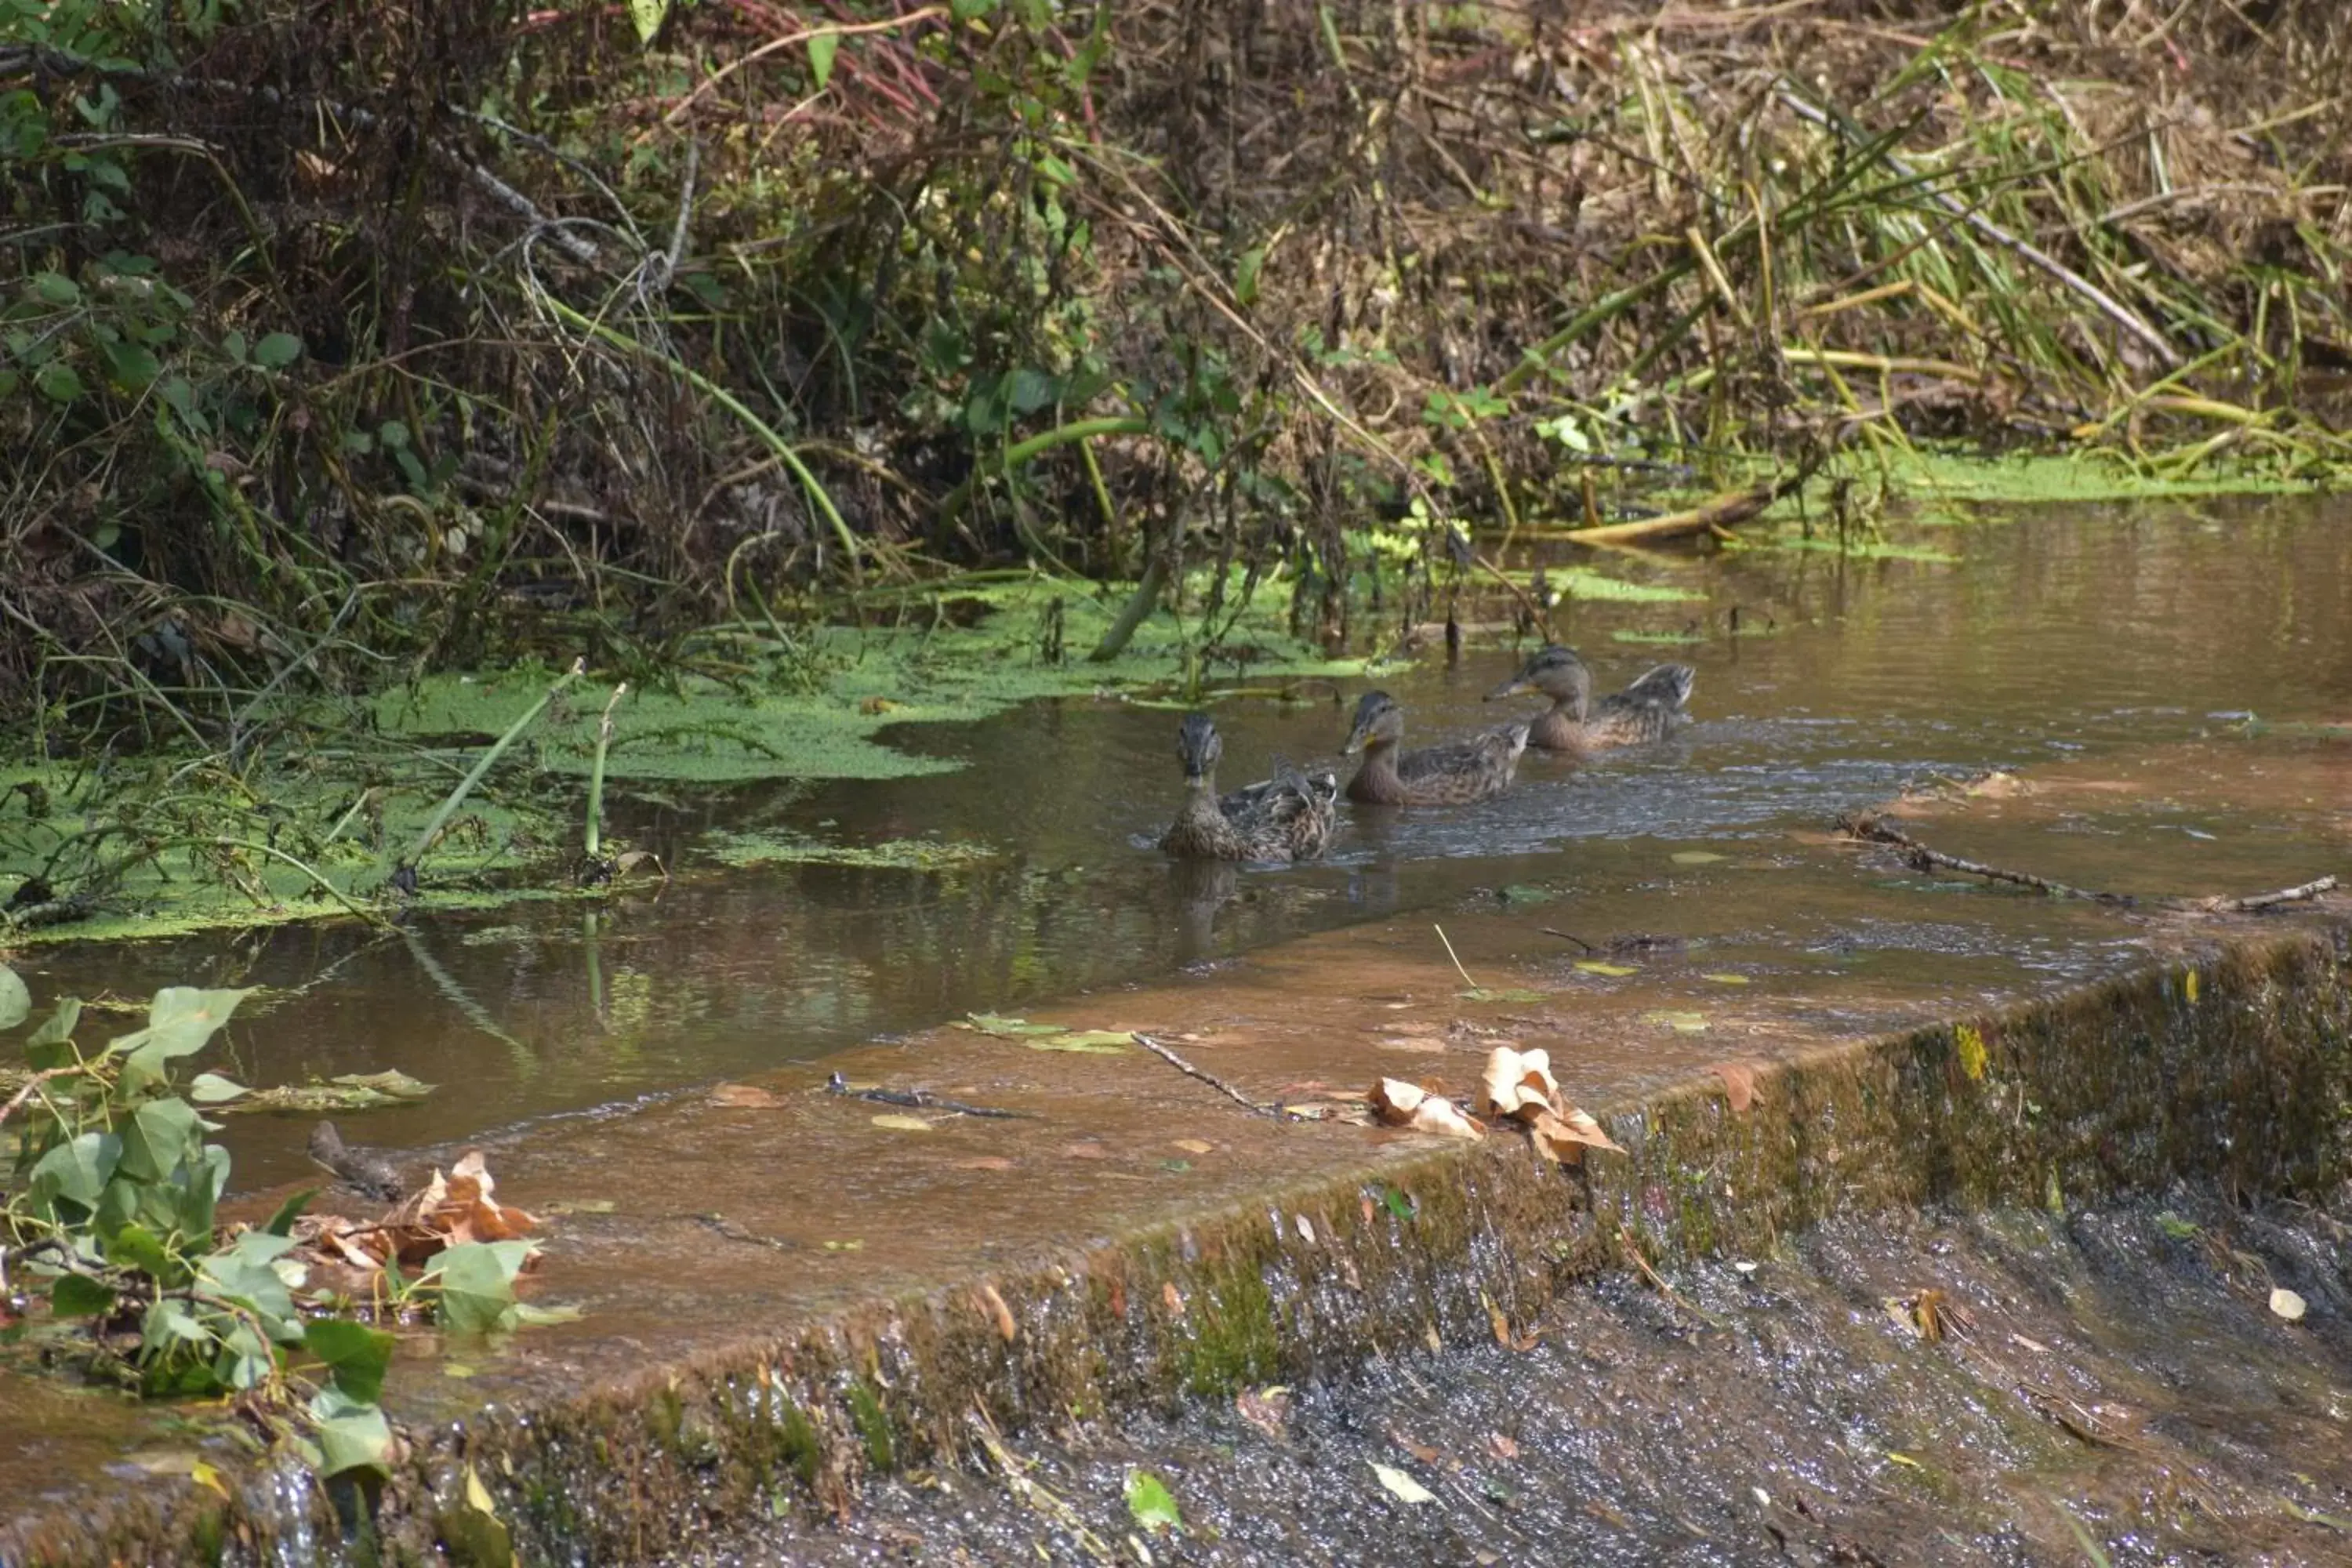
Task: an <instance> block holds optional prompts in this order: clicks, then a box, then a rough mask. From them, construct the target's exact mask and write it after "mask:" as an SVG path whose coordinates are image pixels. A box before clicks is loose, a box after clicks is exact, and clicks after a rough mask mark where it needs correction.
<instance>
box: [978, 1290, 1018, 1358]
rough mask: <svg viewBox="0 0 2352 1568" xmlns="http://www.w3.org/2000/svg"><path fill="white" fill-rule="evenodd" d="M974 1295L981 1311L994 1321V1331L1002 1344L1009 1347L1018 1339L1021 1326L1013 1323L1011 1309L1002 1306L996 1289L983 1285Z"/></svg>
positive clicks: (1002, 1300)
mask: <svg viewBox="0 0 2352 1568" xmlns="http://www.w3.org/2000/svg"><path fill="white" fill-rule="evenodd" d="M975 1293H976V1294H977V1295H978V1297H979V1299H980V1305H981V1310H982V1311H983V1312H985V1313H987V1315H988V1316H989V1317H990V1318H991V1319H992V1320H993V1321H995V1323H996V1331H997V1333H998V1334H999V1335H1000V1336H1002V1337H1003V1341H1004V1342H1005V1343H1006V1344H1008V1345H1009V1344H1011V1343H1012V1342H1013V1341H1014V1340H1017V1339H1019V1338H1020V1337H1021V1325H1020V1324H1018V1323H1016V1322H1014V1321H1013V1309H1012V1308H1010V1307H1008V1306H1006V1305H1005V1304H1004V1298H1003V1296H1001V1295H999V1294H998V1293H997V1289H996V1287H995V1286H993V1285H987V1284H983V1285H982V1286H981V1287H980V1289H979V1290H978V1291H977V1292H975Z"/></svg>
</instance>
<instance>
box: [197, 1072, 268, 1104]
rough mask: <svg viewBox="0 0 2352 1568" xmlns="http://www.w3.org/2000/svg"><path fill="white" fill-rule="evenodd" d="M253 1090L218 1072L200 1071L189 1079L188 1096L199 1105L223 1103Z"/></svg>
mask: <svg viewBox="0 0 2352 1568" xmlns="http://www.w3.org/2000/svg"><path fill="white" fill-rule="evenodd" d="M252 1092H253V1091H252V1090H251V1089H247V1088H246V1087H245V1085H243V1084H241V1083H237V1082H235V1081H233V1080H232V1079H225V1078H223V1077H221V1075H220V1074H218V1073H216V1072H200V1073H198V1074H197V1075H196V1076H195V1077H194V1078H193V1079H189V1080H188V1098H189V1099H190V1100H194V1101H195V1102H196V1103H197V1104H198V1105H221V1104H225V1103H226V1102H227V1101H229V1100H236V1099H237V1098H239V1097H240V1096H242V1095H247V1094H250V1093H252Z"/></svg>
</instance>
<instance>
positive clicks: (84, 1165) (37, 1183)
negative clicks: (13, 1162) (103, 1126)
mask: <svg viewBox="0 0 2352 1568" xmlns="http://www.w3.org/2000/svg"><path fill="white" fill-rule="evenodd" d="M121 1163H122V1140H121V1139H120V1138H117V1137H116V1136H115V1135H114V1134H113V1133H111V1132H85V1133H83V1134H82V1135H81V1136H80V1137H79V1138H76V1139H75V1140H73V1142H69V1143H60V1144H58V1146H57V1147H56V1148H54V1149H52V1150H50V1151H49V1152H47V1153H46V1154H44V1155H42V1156H41V1158H40V1163H37V1164H36V1165H35V1166H34V1167H33V1173H32V1175H31V1177H30V1179H29V1181H30V1185H31V1187H32V1192H33V1196H34V1198H35V1199H36V1200H38V1199H42V1198H47V1199H50V1200H52V1201H54V1200H56V1199H58V1198H63V1199H65V1200H66V1201H67V1202H68V1203H75V1204H79V1205H81V1206H82V1207H83V1208H86V1209H90V1210H93V1211H94V1210H96V1209H97V1207H98V1200H99V1195H100V1194H102V1193H104V1192H105V1191H106V1184H107V1182H108V1181H109V1180H110V1179H111V1178H112V1176H113V1175H114V1168H115V1166H117V1165H119V1164H121Z"/></svg>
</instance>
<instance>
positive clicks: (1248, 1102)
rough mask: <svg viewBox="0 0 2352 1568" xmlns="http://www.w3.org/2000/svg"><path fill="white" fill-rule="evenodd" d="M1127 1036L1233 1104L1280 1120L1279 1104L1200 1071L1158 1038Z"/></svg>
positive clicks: (1280, 1109)
mask: <svg viewBox="0 0 2352 1568" xmlns="http://www.w3.org/2000/svg"><path fill="white" fill-rule="evenodd" d="M1129 1038H1130V1039H1132V1040H1134V1042H1135V1043H1136V1044H1137V1045H1139V1046H1141V1047H1143V1048H1144V1049H1145V1050H1147V1051H1150V1053H1151V1054H1152V1055H1153V1056H1156V1057H1158V1058H1160V1060H1161V1061H1164V1062H1166V1063H1167V1064H1168V1065H1169V1066H1170V1067H1172V1068H1175V1069H1176V1070H1177V1071H1178V1072H1181V1073H1183V1074H1185V1075H1186V1076H1187V1077H1190V1078H1197V1079H1200V1080H1201V1081H1202V1083H1205V1084H1207V1085H1208V1086H1209V1087H1210V1088H1211V1089H1215V1090H1216V1091H1217V1092H1218V1093H1219V1094H1222V1095H1223V1096H1224V1097H1225V1098H1226V1099H1228V1100H1232V1101H1233V1102H1234V1104H1236V1105H1239V1106H1241V1107H1243V1108H1244V1109H1245V1110H1251V1111H1254V1112H1255V1113H1256V1114H1257V1115H1260V1116H1266V1117H1271V1118H1273V1119H1274V1120H1275V1121H1281V1120H1282V1108H1281V1107H1280V1106H1278V1105H1260V1104H1259V1103H1258V1102H1257V1101H1256V1100H1252V1099H1251V1098H1250V1097H1249V1096H1248V1095H1245V1094H1244V1093H1243V1092H1242V1091H1241V1090H1239V1089H1235V1088H1234V1086H1233V1085H1232V1084H1229V1083H1227V1082H1226V1081H1225V1080H1224V1079H1221V1078H1219V1077H1218V1076H1217V1075H1216V1074H1214V1073H1213V1072H1203V1071H1202V1070H1201V1069H1200V1068H1196V1067H1194V1066H1193V1065H1192V1063H1191V1062H1188V1061H1186V1060H1185V1059H1184V1058H1182V1057H1180V1056H1178V1055H1177V1054H1176V1053H1175V1052H1174V1051H1171V1050H1170V1049H1169V1048H1168V1047H1166V1046H1163V1045H1161V1044H1160V1042H1159V1041H1158V1040H1155V1039H1153V1038H1152V1037H1150V1036H1149V1035H1141V1034H1132V1033H1130V1035H1129Z"/></svg>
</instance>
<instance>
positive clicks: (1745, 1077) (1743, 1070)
mask: <svg viewBox="0 0 2352 1568" xmlns="http://www.w3.org/2000/svg"><path fill="white" fill-rule="evenodd" d="M1707 1070H1708V1071H1709V1072H1711V1073H1713V1074H1715V1076H1716V1077H1717V1078H1719V1079H1722V1080H1723V1092H1724V1094H1725V1096H1726V1097H1727V1098H1728V1099H1729V1100H1730V1101H1731V1113H1732V1114H1733V1115H1734V1116H1745V1115H1747V1114H1748V1107H1749V1106H1751V1105H1753V1104H1755V1103H1756V1068H1755V1064H1753V1063H1751V1062H1717V1063H1716V1064H1715V1066H1713V1067H1711V1068H1708V1069H1707Z"/></svg>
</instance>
